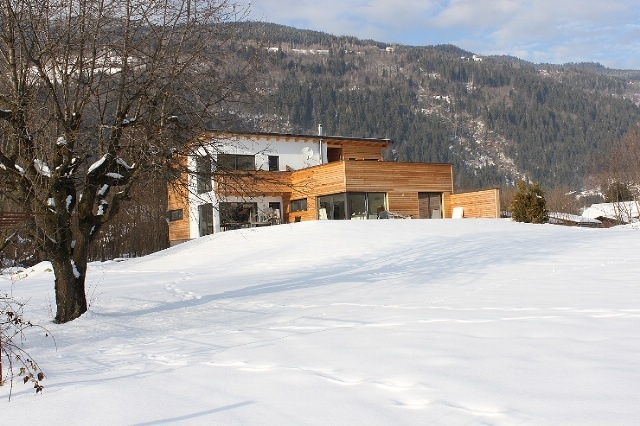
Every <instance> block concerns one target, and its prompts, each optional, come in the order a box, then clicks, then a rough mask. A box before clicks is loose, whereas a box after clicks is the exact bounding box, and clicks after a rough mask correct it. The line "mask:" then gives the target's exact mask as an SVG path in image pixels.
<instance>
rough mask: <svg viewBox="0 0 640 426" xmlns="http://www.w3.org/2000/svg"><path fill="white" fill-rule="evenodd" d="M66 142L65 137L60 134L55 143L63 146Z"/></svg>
mask: <svg viewBox="0 0 640 426" xmlns="http://www.w3.org/2000/svg"><path fill="white" fill-rule="evenodd" d="M66 144H67V138H65V137H64V136H60V137H58V139H57V140H56V145H58V146H64V145H66Z"/></svg>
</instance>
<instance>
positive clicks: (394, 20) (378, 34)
mask: <svg viewBox="0 0 640 426" xmlns="http://www.w3.org/2000/svg"><path fill="white" fill-rule="evenodd" d="M251 18H252V19H253V20H259V21H265V22H274V23H278V24H284V25H289V26H292V27H296V28H300V29H311V30H317V31H323V32H327V33H331V34H335V35H353V36H356V37H359V38H370V39H374V40H376V41H382V42H387V43H400V44H406V45H413V46H426V45H434V44H447V43H450V44H454V45H456V46H459V47H461V48H463V49H465V50H468V51H471V52H473V53H477V54H480V55H493V54H506V55H513V56H517V57H519V58H521V59H526V60H528V61H532V62H549V63H555V64H561V63H566V62H600V63H601V64H603V65H605V66H607V67H610V68H619V69H640V1H638V0H252V1H251Z"/></svg>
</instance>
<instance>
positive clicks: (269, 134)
mask: <svg viewBox="0 0 640 426" xmlns="http://www.w3.org/2000/svg"><path fill="white" fill-rule="evenodd" d="M205 133H228V134H232V135H251V136H266V137H281V138H293V139H318V140H319V139H324V140H327V139H331V140H334V141H361V142H378V143H386V144H392V143H394V142H393V140H392V139H387V138H384V139H381V138H360V137H353V136H331V135H302V134H295V133H277V132H234V131H230V130H207V131H206V132H205Z"/></svg>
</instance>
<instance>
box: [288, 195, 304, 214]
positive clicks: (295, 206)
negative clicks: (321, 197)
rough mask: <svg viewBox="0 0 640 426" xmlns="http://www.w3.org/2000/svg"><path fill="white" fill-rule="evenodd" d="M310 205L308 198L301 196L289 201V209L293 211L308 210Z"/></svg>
mask: <svg viewBox="0 0 640 426" xmlns="http://www.w3.org/2000/svg"><path fill="white" fill-rule="evenodd" d="M307 207H308V203H307V199H306V198H300V199H297V200H291V201H290V202H289V209H290V210H291V211H292V212H306V211H307Z"/></svg>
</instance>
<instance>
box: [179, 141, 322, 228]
mask: <svg viewBox="0 0 640 426" xmlns="http://www.w3.org/2000/svg"><path fill="white" fill-rule="evenodd" d="M223 142H224V144H222V145H219V146H218V145H217V146H216V147H215V151H216V152H222V153H225V154H243V155H255V156H256V169H258V170H259V169H262V170H268V169H269V156H270V155H277V156H278V157H279V161H278V165H279V168H280V170H281V171H286V170H287V166H289V167H290V168H292V169H294V170H300V169H304V168H307V167H313V166H317V165H319V164H322V163H326V158H327V148H326V145H325V144H324V143H322V148H321V147H320V145H321V144H320V141H319V140H311V141H303V140H295V139H294V138H291V139H288V140H287V139H284V138H281V139H274V138H270V139H267V138H266V137H260V138H254V139H235V140H225V141H223ZM320 151H322V156H321V155H319V153H320ZM201 154H204V152H202V153H201ZM213 155H214V156H215V153H213ZM188 165H189V169H190V170H195V160H194V159H193V158H190V159H189V163H188ZM189 186H190V189H191V191H189V206H190V215H189V218H190V219H189V222H190V223H189V228H190V237H191V238H197V237H199V236H200V230H199V227H198V219H199V218H198V206H199V205H201V204H205V203H212V204H213V205H214V212H213V215H214V232H220V214H219V212H218V209H217V208H216V207H217V204H218V202H221V201H227V202H242V201H245V202H255V203H258V211H260V210H263V211H266V210H267V209H268V207H269V203H270V202H279V203H280V204H281V205H282V198H281V197H256V198H251V199H249V198H239V197H226V198H225V199H218V198H217V197H216V194H215V193H214V192H213V191H212V192H208V193H205V194H196V192H197V191H196V190H195V189H196V178H195V176H190V177H189ZM282 208H283V209H284V206H282ZM280 214H281V215H282V211H281V212H280Z"/></svg>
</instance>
